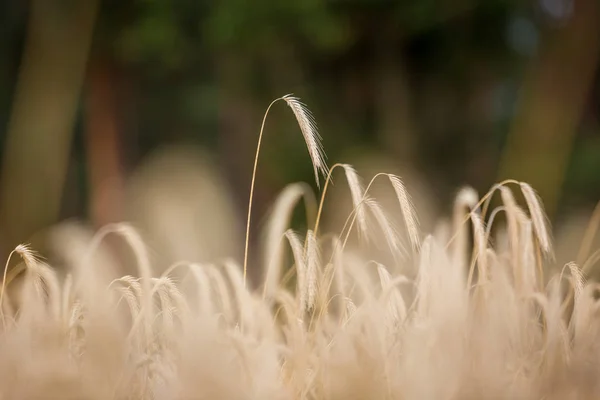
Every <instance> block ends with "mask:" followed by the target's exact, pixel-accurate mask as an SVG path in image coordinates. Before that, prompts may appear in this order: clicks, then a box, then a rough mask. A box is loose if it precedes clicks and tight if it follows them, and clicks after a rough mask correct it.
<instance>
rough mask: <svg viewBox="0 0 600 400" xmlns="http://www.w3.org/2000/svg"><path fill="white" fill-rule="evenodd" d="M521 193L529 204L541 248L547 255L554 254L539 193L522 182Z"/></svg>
mask: <svg viewBox="0 0 600 400" xmlns="http://www.w3.org/2000/svg"><path fill="white" fill-rule="evenodd" d="M519 185H520V186H521V192H522V193H523V196H524V197H525V201H526V202H527V207H528V208H529V214H530V215H531V221H532V222H533V229H534V230H535V234H536V236H537V239H538V241H539V243H540V247H541V248H542V250H543V251H544V253H546V254H547V255H551V253H552V240H551V239H550V234H549V228H548V223H547V217H546V215H545V214H544V208H543V206H542V202H541V200H540V198H539V197H538V195H537V193H536V192H535V190H533V188H532V187H531V186H530V185H529V184H527V183H525V182H520V183H519Z"/></svg>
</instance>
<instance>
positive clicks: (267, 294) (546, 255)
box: [0, 96, 600, 400]
mask: <svg viewBox="0 0 600 400" xmlns="http://www.w3.org/2000/svg"><path fill="white" fill-rule="evenodd" d="M279 100H283V101H285V102H286V103H287V105H289V106H290V107H291V109H292V111H293V113H294V115H295V116H296V118H297V120H298V123H299V126H300V130H301V132H302V134H303V136H304V138H305V140H306V142H307V147H308V150H309V155H310V157H311V160H312V162H313V165H314V168H315V178H316V179H317V182H318V181H319V174H322V175H324V176H325V182H324V184H323V189H322V191H321V193H320V195H321V196H320V200H319V201H317V196H315V194H314V193H313V192H312V190H311V189H310V187H309V186H308V185H306V184H300V183H294V184H291V185H290V186H288V187H287V188H285V189H284V190H283V192H282V193H281V195H280V196H279V197H278V199H277V200H276V202H275V204H274V206H273V208H272V212H271V214H270V216H269V219H268V221H267V223H266V225H265V232H264V238H265V240H264V242H263V247H262V248H260V249H252V250H253V251H256V252H257V253H258V252H260V253H261V257H260V259H261V260H262V262H261V265H260V267H261V268H262V280H261V284H260V285H259V286H258V287H251V286H250V284H249V281H248V280H247V279H246V271H247V265H248V252H249V248H250V244H249V243H250V242H249V241H248V238H246V252H245V256H244V259H243V260H241V261H239V262H238V260H232V259H224V260H214V263H212V264H208V263H202V264H200V263H196V262H194V261H193V260H192V261H182V262H179V263H176V264H174V265H172V266H170V267H168V268H165V269H164V270H163V272H162V273H161V274H156V273H154V272H153V271H152V267H151V263H150V261H149V260H150V256H149V252H148V249H147V247H146V244H145V243H144V241H143V240H142V239H141V237H140V235H139V234H138V233H137V231H136V230H135V229H134V228H133V227H132V226H130V225H128V224H124V223H123V224H115V225H110V226H107V227H105V228H103V229H102V230H101V231H99V232H98V233H97V234H96V236H95V237H94V238H93V239H92V240H91V241H90V242H86V241H83V240H78V239H79V238H77V237H72V238H71V241H70V242H69V245H68V246H66V248H67V250H66V252H67V253H68V254H67V256H66V258H67V259H68V260H69V262H68V264H69V265H70V268H69V269H68V273H67V274H59V273H57V270H55V269H53V268H52V267H51V266H49V265H46V264H45V263H44V262H43V261H42V259H41V258H40V257H37V256H36V254H35V252H34V251H33V250H32V249H30V248H28V247H27V246H19V247H17V248H16V249H15V251H14V252H13V254H12V255H11V256H13V257H14V256H19V257H21V259H22V262H21V264H19V266H18V267H17V268H15V269H12V270H10V271H8V270H7V272H5V276H4V279H3V284H2V292H1V295H0V306H1V308H0V310H1V316H2V318H1V320H2V336H1V337H0V355H1V357H0V398H2V399H44V398H47V399H54V398H73V399H261V400H262V399H294V400H295V399H340V400H341V399H344V400H345V399H483V398H493V399H587V398H590V399H591V398H597V397H598V395H600V389H599V388H598V384H597V382H598V379H597V378H598V372H599V371H600V365H599V362H600V349H599V347H598V345H597V340H596V339H597V337H598V329H599V328H600V324H599V319H598V304H597V302H596V291H597V289H598V285H597V284H596V283H591V282H586V279H585V277H586V275H587V274H588V273H589V272H590V270H591V268H592V267H593V264H594V263H595V260H596V259H597V258H598V252H594V249H593V245H592V244H591V243H593V240H592V239H593V238H594V236H595V234H596V229H597V225H598V219H599V218H598V216H597V215H595V216H594V217H593V218H592V219H591V223H590V228H589V229H588V230H587V232H586V233H585V237H584V239H583V240H582V245H581V248H580V249H579V254H578V257H577V260H576V261H577V262H579V264H580V265H578V264H576V263H575V262H571V263H568V264H566V265H565V266H564V267H562V268H554V265H555V263H554V261H553V260H554V258H553V257H554V255H553V249H554V246H553V244H552V238H551V232H550V228H549V226H548V222H547V220H546V217H545V214H544V211H543V208H542V203H541V201H540V199H539V198H538V197H537V195H536V193H535V192H534V190H533V188H531V187H530V186H529V185H528V184H527V183H524V182H517V181H513V180H507V181H504V182H502V183H500V184H498V185H495V186H494V187H493V188H492V189H491V190H490V191H489V192H488V193H486V194H485V195H484V196H482V197H479V196H478V194H477V193H476V192H475V191H474V190H473V189H470V188H463V189H462V190H460V191H459V192H458V194H457V196H456V200H455V203H454V206H453V211H452V215H450V216H449V218H447V219H445V220H441V221H439V223H438V224H437V226H436V227H435V229H434V230H433V233H427V232H421V229H420V228H419V222H418V221H419V220H418V217H417V215H416V212H415V209H414V207H413V203H412V201H411V197H410V195H409V192H410V191H409V190H408V188H406V186H405V185H404V183H403V181H402V179H401V178H400V177H398V176H395V175H392V174H387V173H380V174H377V175H375V177H374V178H373V179H372V180H371V181H369V182H368V184H367V185H364V183H363V182H362V180H361V178H360V176H359V175H358V173H357V172H356V171H355V170H354V168H353V167H352V166H350V165H348V164H334V165H333V166H332V167H331V168H327V167H326V165H325V157H324V152H323V151H322V147H321V144H320V136H319V134H318V133H317V130H316V124H315V123H314V120H313V119H312V117H311V116H310V113H309V111H308V110H307V109H306V107H305V106H304V105H303V104H302V103H300V102H299V101H298V99H296V98H293V97H290V96H284V97H282V98H281V99H279ZM274 103H275V102H274ZM274 103H272V105H273V104H274ZM269 108H270V107H269ZM265 119H266V115H265ZM264 125H265V124H264V121H263V127H262V128H261V133H260V138H262V134H263V129H264ZM259 151H260V139H259V145H258V149H257V153H256V160H255V165H254V172H255V173H256V168H257V165H258V160H259ZM338 175H339V177H341V176H342V175H343V176H344V177H345V181H346V182H347V187H348V197H349V198H350V200H351V203H352V211H351V213H350V214H349V215H348V216H347V218H346V222H345V224H344V225H343V226H342V227H341V228H340V229H339V230H338V231H328V230H326V229H325V228H324V227H323V226H321V225H322V223H321V221H322V216H323V213H324V209H325V208H324V204H325V203H326V202H327V200H328V197H327V194H328V191H329V190H330V187H331V182H332V181H333V179H334V178H336V179H337V178H338ZM254 176H255V174H254V175H253V179H252V188H253V187H254ZM375 181H382V182H386V184H388V185H389V190H390V193H393V196H394V197H395V199H396V203H397V204H396V205H395V206H394V207H383V206H382V203H381V202H380V201H378V199H376V198H375V197H374V196H373V195H372V194H371V188H372V185H373V184H374V182H375ZM516 192H520V194H519V197H521V195H522V197H523V198H524V199H525V201H524V202H523V204H519V203H518V202H517V200H516V199H515V197H516V196H515V194H516ZM495 195H498V196H499V198H500V200H501V205H500V206H498V207H496V208H494V209H491V208H490V204H491V199H492V197H493V196H495ZM302 200H304V203H305V206H306V207H305V208H306V211H307V213H306V214H307V226H309V227H310V228H309V229H307V230H306V231H303V232H298V231H293V230H291V229H289V224H290V219H291V216H292V213H293V211H294V209H295V208H296V207H297V206H298V204H299V203H300V201H302ZM251 206H252V198H250V203H249V212H248V220H247V235H248V232H249V231H250V224H251V216H252V208H251ZM500 215H503V216H504V218H499V216H500ZM493 228H494V229H493ZM207 229H210V226H207ZM107 235H117V236H119V237H121V238H122V240H123V241H124V242H125V243H127V244H128V245H129V246H130V249H131V252H132V254H134V256H135V260H136V270H137V273H136V274H135V276H129V275H128V276H123V277H120V278H117V279H114V276H113V275H114V274H115V271H113V270H111V268H112V265H111V263H110V262H109V261H107V258H106V257H103V254H102V248H101V242H102V241H103V240H104V238H105V237H106V236H107ZM75 236H76V235H75ZM351 238H352V239H353V240H350V239H351ZM355 238H358V240H354V239H355ZM188 239H189V238H188ZM173 240H177V238H173Z"/></svg>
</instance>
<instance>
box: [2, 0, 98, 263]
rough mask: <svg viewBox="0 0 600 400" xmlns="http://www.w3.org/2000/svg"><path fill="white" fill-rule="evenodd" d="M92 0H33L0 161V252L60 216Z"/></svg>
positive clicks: (94, 0)
mask: <svg viewBox="0 0 600 400" xmlns="http://www.w3.org/2000/svg"><path fill="white" fill-rule="evenodd" d="M67 4H68V5H67ZM97 5H98V1H97V0H82V1H75V2H68V3H65V2H63V1H58V0H32V1H31V2H30V10H29V21H28V30H27V38H26V42H25V48H24V52H23V58H22V61H21V66H20V71H19V77H18V82H17V85H16V89H15V95H14V102H13V107H12V113H11V116H10V120H9V124H8V137H7V142H6V146H5V154H4V160H3V167H2V192H1V193H0V221H1V226H0V228H1V229H2V231H3V234H4V243H3V247H4V250H5V251H6V250H8V249H11V248H13V247H14V246H15V245H17V244H18V243H20V242H23V241H25V240H27V239H28V238H29V237H30V235H32V234H33V233H35V232H36V231H37V230H39V229H40V228H43V227H45V226H47V225H49V224H51V223H53V222H55V220H56V219H57V217H58V213H59V210H60V203H61V199H62V192H63V186H64V181H65V175H66V169H67V166H68V161H69V153H70V148H71V139H72V133H73V126H74V121H75V116H76V111H77V106H78V100H79V95H80V89H81V85H82V81H83V77H84V73H85V65H86V62H87V57H88V52H89V48H90V43H91V38H92V31H93V26H94V20H95V16H96V11H97Z"/></svg>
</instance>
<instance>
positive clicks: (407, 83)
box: [0, 0, 600, 261]
mask: <svg viewBox="0 0 600 400" xmlns="http://www.w3.org/2000/svg"><path fill="white" fill-rule="evenodd" d="M0 33H1V39H0V145H1V146H2V147H1V148H0V155H1V156H0V157H1V160H0V161H1V170H0V177H1V178H0V238H1V239H0V248H1V250H2V254H1V255H2V256H6V255H7V251H10V249H12V248H13V247H14V246H15V245H16V244H18V243H20V242H23V241H32V240H33V241H35V237H37V236H36V235H40V232H44V230H46V229H48V228H49V227H51V226H53V225H54V224H56V223H57V222H59V221H65V220H69V219H76V220H78V221H82V223H84V224H85V225H86V226H88V227H90V229H96V228H98V227H100V226H103V225H105V224H107V223H109V222H113V221H121V220H132V221H137V222H138V223H139V224H140V226H142V227H143V229H144V230H145V232H149V235H150V236H151V237H152V241H154V243H160V242H161V241H164V240H166V239H168V238H169V236H170V235H175V234H176V235H177V238H178V239H177V240H176V241H175V242H176V243H171V244H170V245H169V246H170V247H169V249H168V251H165V252H166V253H169V252H170V254H171V256H165V261H166V260H170V259H171V258H174V257H175V256H177V257H181V256H182V255H183V256H185V257H193V258H210V257H214V256H217V257H218V256H223V255H228V254H232V255H234V256H236V255H238V254H239V252H238V250H239V246H237V247H236V246H235V245H230V243H229V241H231V242H234V241H235V240H241V239H243V235H242V233H243V229H239V228H240V227H243V225H244V223H245V219H244V218H245V215H246V207H247V199H248V192H249V185H250V178H251V173H252V163H253V160H254V152H255V150H256V142H257V137H258V132H259V129H260V123H261V120H262V117H263V114H264V111H265V110H266V107H267V106H268V104H269V103H270V101H271V100H273V99H275V98H277V97H280V96H282V95H284V94H287V93H294V94H295V95H296V96H298V97H300V98H301V99H302V100H303V101H304V102H305V103H306V104H307V105H308V106H309V108H310V109H311V110H312V111H313V113H314V115H315V118H316V121H317V123H318V126H319V128H320V129H319V130H320V132H321V135H322V136H323V143H324V146H325V150H326V153H327V155H328V160H329V163H330V164H333V163H334V162H348V163H352V164H355V165H356V166H357V168H358V169H359V172H364V170H363V169H362V166H365V168H367V171H368V168H371V169H373V170H377V169H379V170H381V169H387V170H391V172H396V173H399V174H400V175H401V176H403V177H405V178H406V179H407V180H408V186H409V188H410V189H411V190H412V189H413V187H415V188H417V186H418V188H420V189H418V188H417V189H415V190H416V191H419V190H420V192H421V193H423V198H424V199H425V200H426V201H427V204H428V208H429V209H430V210H429V212H430V215H432V216H435V215H437V214H438V213H447V212H448V211H449V209H450V204H451V203H450V201H451V200H452V198H453V196H454V194H455V193H456V191H457V189H458V188H459V187H460V186H462V185H465V184H469V185H472V186H473V187H475V188H476V189H477V190H479V192H480V193H483V192H486V191H487V190H488V189H489V187H490V186H491V185H492V184H493V183H495V182H498V181H500V180H502V179H504V178H509V177H510V178H515V179H520V180H525V181H527V182H529V183H531V184H532V185H533V186H534V188H536V189H537V190H538V192H539V194H540V195H541V196H542V198H543V200H544V202H545V205H546V208H547V211H548V213H549V216H550V218H551V219H552V220H553V221H555V222H557V223H560V221H561V218H564V217H565V216H567V215H570V213H571V211H572V210H590V209H591V208H593V207H594V205H595V204H596V202H597V201H598V200H599V199H600V120H599V118H600V108H599V107H598V103H599V100H600V81H599V79H598V76H599V74H598V56H599V55H600V3H598V1H597V0H398V1H390V0H301V1H271V0H254V1H246V0H223V1H214V2H213V1H201V0H171V1H167V0H126V1H125V0H29V1H23V0H0ZM295 181H306V182H308V183H310V184H311V185H314V183H313V180H312V167H311V165H310V161H309V158H308V154H307V152H306V149H305V145H304V143H303V140H302V137H301V135H300V131H299V129H298V127H297V124H296V122H295V120H294V118H293V115H292V113H291V112H289V109H288V110H286V109H285V106H284V105H283V103H281V104H280V105H279V106H278V107H275V108H274V109H272V111H271V114H270V117H269V119H268V121H267V127H266V133H265V140H264V146H263V149H262V156H261V159H260V163H259V174H258V180H257V189H256V190H257V192H256V203H255V215H256V218H257V219H256V221H257V222H256V224H255V225H253V233H254V232H256V229H259V228H260V224H261V223H260V221H261V216H262V215H264V213H265V212H266V210H267V209H268V207H269V205H270V204H271V202H272V200H273V198H274V197H275V196H276V194H277V193H278V192H280V191H281V189H282V188H283V187H284V186H285V185H286V184H287V183H290V182H295ZM425 200H424V201H425ZM217 211H218V212H217ZM207 227H210V229H208V230H207V229H206V228H207ZM201 232H205V233H204V235H205V237H204V242H203V243H206V245H205V247H204V249H200V250H199V249H197V247H198V243H199V240H198V235H201V234H202V233H201ZM254 236H256V235H255V234H253V237H254ZM232 238H236V239H235V240H233V239H232ZM163 239H164V240H163ZM186 240H187V242H186ZM172 242H173V241H172ZM236 252H237V253H236ZM163 253H164V252H163Z"/></svg>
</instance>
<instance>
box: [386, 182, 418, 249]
mask: <svg viewBox="0 0 600 400" xmlns="http://www.w3.org/2000/svg"><path fill="white" fill-rule="evenodd" d="M388 177H389V179H390V182H391V183H392V187H393V188H394V192H396V197H397V198H398V202H399V203H400V210H401V211H402V216H403V217H404V223H405V224H406V229H407V231H408V237H409V239H410V243H411V245H412V247H413V250H418V249H419V246H420V245H421V243H420V238H419V219H418V218H417V212H416V211H415V207H414V205H413V202H412V200H411V198H410V195H409V194H408V191H407V190H406V187H405V186H404V183H403V182H402V180H400V178H399V177H398V176H396V175H392V174H389V175H388Z"/></svg>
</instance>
